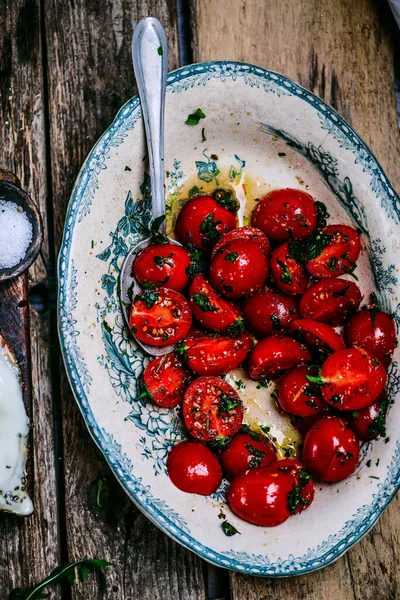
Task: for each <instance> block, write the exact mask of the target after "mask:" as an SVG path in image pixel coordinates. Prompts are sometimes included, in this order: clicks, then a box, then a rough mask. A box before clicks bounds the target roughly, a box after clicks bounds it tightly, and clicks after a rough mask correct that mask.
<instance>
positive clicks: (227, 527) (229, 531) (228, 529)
mask: <svg viewBox="0 0 400 600" xmlns="http://www.w3.org/2000/svg"><path fill="white" fill-rule="evenodd" d="M221 527H222V531H223V532H224V534H225V535H226V536H227V537H231V536H232V535H236V534H237V533H238V534H239V535H240V531H238V530H237V529H236V527H234V526H233V525H232V524H231V523H229V521H224V522H223V523H222V524H221Z"/></svg>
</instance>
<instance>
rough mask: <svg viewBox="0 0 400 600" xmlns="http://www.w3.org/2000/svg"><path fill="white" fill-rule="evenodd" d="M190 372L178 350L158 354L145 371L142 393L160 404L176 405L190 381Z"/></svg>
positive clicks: (142, 395)
mask: <svg viewBox="0 0 400 600" xmlns="http://www.w3.org/2000/svg"><path fill="white" fill-rule="evenodd" d="M190 379H191V377H190V373H189V371H188V370H187V369H186V367H185V365H184V363H183V362H182V360H181V359H180V358H179V356H178V354H177V353H176V352H170V353H169V354H164V356H157V358H154V359H153V360H152V361H150V362H149V364H148V365H147V367H146V368H145V370H144V373H143V386H144V391H143V392H142V394H141V395H140V396H141V397H146V398H149V399H150V400H152V401H153V402H155V403H156V404H158V405H159V406H167V407H171V406H176V405H177V404H180V402H181V401H182V399H183V393H184V391H185V389H186V388H187V386H188V385H189V383H190Z"/></svg>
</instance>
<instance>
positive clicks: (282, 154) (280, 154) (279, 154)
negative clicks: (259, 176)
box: [278, 152, 286, 156]
mask: <svg viewBox="0 0 400 600" xmlns="http://www.w3.org/2000/svg"><path fill="white" fill-rule="evenodd" d="M278 156H286V152H278Z"/></svg>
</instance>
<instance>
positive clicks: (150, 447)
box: [59, 63, 400, 576]
mask: <svg viewBox="0 0 400 600" xmlns="http://www.w3.org/2000/svg"><path fill="white" fill-rule="evenodd" d="M227 79H230V80H232V81H241V82H242V83H243V82H244V84H245V85H248V86H250V87H256V88H258V89H262V90H264V91H265V93H269V94H270V93H272V94H274V95H276V96H277V97H280V96H284V97H288V96H291V95H293V96H297V97H298V98H301V99H302V100H303V101H305V102H306V103H308V104H309V105H311V106H312V107H313V108H314V109H315V110H316V112H317V113H318V117H319V119H320V121H321V125H322V127H323V128H324V129H325V130H326V131H327V132H328V133H329V134H331V135H332V137H334V138H335V139H337V140H338V141H339V143H340V145H341V146H342V147H345V148H346V149H347V150H349V151H350V152H352V153H353V154H354V157H355V158H354V160H355V162H356V163H360V164H361V165H362V167H363V170H364V171H365V172H367V173H368V174H369V175H370V186H371V189H372V191H373V192H374V194H375V196H376V199H377V200H378V201H379V202H380V204H381V206H382V207H383V208H384V210H385V211H386V213H387V216H388V218H390V219H392V221H393V222H394V223H395V224H397V223H398V222H399V221H400V202H399V199H398V197H397V195H396V194H395V192H394V190H393V189H392V188H391V186H390V184H389V182H388V181H387V179H386V177H385V175H384V173H383V172H382V170H381V169H380V167H379V165H378V164H377V162H376V160H375V159H374V157H373V156H372V155H371V153H370V151H369V150H368V149H367V147H366V146H365V145H364V143H363V142H362V141H361V140H360V138H359V137H358V136H357V134H356V133H355V132H354V131H353V130H352V129H351V128H350V127H349V126H348V125H347V124H346V123H345V122H344V121H343V120H342V119H341V117H339V115H337V114H336V113H335V112H334V111H333V110H332V109H330V108H329V107H328V106H327V105H325V104H324V103H323V102H322V101H321V100H319V99H318V98H316V97H315V96H314V95H312V94H311V93H310V92H307V91H306V90H304V89H303V88H301V87H300V86H298V85H297V84H295V83H294V82H292V81H290V80H289V79H287V78H285V77H283V76H281V75H278V74H276V73H272V72H269V71H264V70H263V69H260V68H258V67H254V66H251V65H245V64H240V63H204V64H199V65H193V66H191V67H185V68H183V69H180V70H178V71H176V72H174V73H171V74H170V75H169V76H168V89H169V92H171V93H176V94H179V93H181V92H184V91H185V90H188V89H190V88H193V87H195V86H207V84H208V83H209V82H211V81H215V80H220V81H224V80H227ZM139 119H140V110H139V108H138V100H137V98H134V99H132V100H131V101H129V102H128V103H127V104H126V105H125V106H124V107H123V108H122V109H121V111H120V112H119V113H118V115H117V117H116V119H115V120H114V122H113V124H112V125H111V127H110V128H109V129H108V130H107V132H106V133H105V134H104V135H103V137H102V138H101V139H100V140H99V142H98V143H97V145H96V146H95V147H94V149H93V150H92V153H91V154H90V155H89V157H88V159H87V162H86V163H85V165H84V167H83V168H82V171H81V174H80V176H79V178H78V181H77V183H76V186H75V189H74V192H73V194H72V198H71V202H70V206H69V209H68V214H67V219H66V227H65V232H64V240H63V245H62V249H61V252H60V257H59V284H60V285H59V333H60V340H61V346H62V351H63V355H64V360H65V363H66V367H67V372H68V376H69V378H70V382H71V385H72V388H73V390H74V393H75V396H76V398H77V401H78V404H79V406H80V408H81V410H82V413H83V415H84V417H85V420H86V422H87V425H88V428H89V431H90V432H91V434H92V436H93V437H94V439H95V441H96V443H97V444H98V445H99V447H100V448H101V450H102V452H103V453H104V455H105V456H106V458H107V460H108V462H109V464H110V466H111V468H112V469H113V471H114V473H115V475H116V476H117V478H118V480H119V481H120V483H121V484H122V485H123V487H124V488H125V489H126V490H127V492H128V493H129V494H130V496H131V497H132V499H133V500H134V502H135V503H136V504H137V505H138V506H139V507H140V508H142V510H144V512H145V513H146V514H147V515H148V516H149V518H150V519H151V520H152V521H153V522H155V523H156V524H157V525H158V526H159V527H161V528H162V529H163V530H164V531H166V532H167V533H169V534H170V535H172V537H174V538H175V539H177V540H178V541H180V542H181V543H183V544H184V545H185V546H187V547H188V548H190V549H192V550H194V551H195V552H197V553H198V554H200V555H201V556H202V557H204V558H205V559H207V560H209V561H211V562H214V563H216V564H218V565H221V566H225V567H229V568H231V569H236V570H238V571H241V572H247V573H252V574H259V575H269V576H283V575H290V574H299V573H305V572H308V571H312V570H314V569H316V568H319V567H321V566H324V565H327V564H329V563H330V562H332V561H333V560H335V559H336V558H338V557H339V556H340V555H341V554H342V553H343V552H345V551H346V550H347V549H348V548H350V547H351V546H352V545H353V544H354V543H356V542H357V541H358V540H359V539H360V538H361V537H362V535H364V534H365V533H366V532H367V531H368V530H369V529H370V528H371V527H372V525H373V524H374V522H375V521H376V520H377V518H378V517H379V515H380V514H381V512H382V511H383V510H384V508H385V507H386V506H387V504H388V503H389V501H390V499H391V498H392V497H393V495H394V494H395V492H396V491H397V489H398V486H399V478H400V443H399V442H397V444H396V447H395V448H394V450H393V458H392V460H391V462H390V464H389V466H388V469H387V473H386V477H385V480H384V482H383V483H378V484H377V486H376V493H374V494H373V496H372V502H370V503H369V504H366V505H364V506H362V507H361V508H359V509H358V511H357V512H356V514H354V515H353V517H352V518H351V519H350V520H349V521H347V522H346V523H345V525H344V527H343V528H342V529H341V530H340V531H338V532H337V533H336V534H334V535H331V536H329V537H328V538H327V539H325V540H324V541H323V543H321V544H319V545H318V546H316V547H314V548H312V549H309V550H308V551H307V552H306V553H305V554H303V555H302V556H296V557H295V556H292V555H290V556H289V557H287V558H285V559H280V558H278V559H277V560H271V559H270V558H269V557H268V556H267V555H255V554H249V553H247V552H239V551H233V550H230V551H224V552H223V553H218V552H215V551H213V550H211V549H210V548H208V547H206V546H204V545H202V544H200V543H199V542H198V541H197V540H196V539H195V538H194V537H192V536H191V533H190V523H188V522H186V520H185V519H183V518H182V516H181V515H180V514H179V513H178V512H177V511H175V510H174V509H172V508H170V507H169V506H168V505H167V503H166V502H165V501H164V500H162V499H159V498H157V497H155V496H154V494H153V493H152V490H151V486H149V485H145V484H144V483H143V479H142V478H141V477H136V476H135V474H134V464H133V463H132V460H131V459H130V458H129V457H128V456H127V455H126V454H125V453H124V452H123V450H122V448H121V445H120V444H119V443H118V442H117V440H116V439H115V438H114V436H113V435H112V434H110V433H109V432H108V431H106V430H105V429H104V428H101V427H99V425H98V423H97V421H96V419H95V417H94V415H93V412H92V408H91V405H90V402H89V400H88V395H89V392H90V389H91V385H92V378H91V375H90V371H89V369H88V367H87V365H86V363H85V359H84V356H83V354H82V352H81V350H80V347H79V335H80V333H79V330H78V329H77V326H76V324H77V322H76V319H74V312H75V310H76V307H77V285H78V279H77V275H78V273H77V269H76V266H75V265H74V263H73V261H72V260H71V259H70V254H71V238H72V233H73V230H74V227H75V226H76V224H77V223H80V222H81V221H82V220H83V219H84V218H86V217H87V216H88V215H90V211H91V206H92V202H93V200H94V198H95V194H96V190H97V189H98V185H99V173H100V171H101V170H104V169H106V168H107V161H108V159H109V156H110V151H111V148H116V147H118V146H119V145H121V144H122V143H123V141H124V139H125V137H126V135H127V132H128V131H130V130H131V129H133V128H134V127H135V124H136V123H137V122H138V120H139ZM263 127H265V128H268V127H269V126H268V125H264V126H263ZM270 129H271V128H270ZM266 131H267V129H266ZM274 135H277V136H278V137H280V139H282V140H284V141H286V142H289V143H290V144H292V145H294V147H295V149H296V151H297V152H299V153H302V154H303V156H306V158H307V159H308V160H309V161H310V162H311V163H312V164H313V165H314V166H315V167H316V168H317V169H318V170H319V172H320V175H321V177H322V178H323V179H325V181H326V182H327V184H328V185H329V186H330V188H331V189H332V191H333V192H334V193H335V195H336V196H337V198H338V199H339V201H340V202H342V204H344V205H345V207H346V209H347V210H348V212H349V213H350V214H351V216H352V218H353V219H354V220H355V222H356V223H357V225H358V226H359V227H360V229H361V230H362V231H363V232H364V233H365V234H366V236H367V238H368V237H369V228H368V223H367V220H366V215H365V212H364V210H363V207H362V205H361V203H359V202H358V201H357V198H356V197H355V196H354V194H353V189H352V185H351V183H350V180H349V178H345V179H343V180H341V179H340V178H339V173H338V171H337V168H336V164H337V162H335V161H336V158H335V157H334V156H333V155H332V154H331V153H330V152H328V151H326V150H324V149H323V148H322V147H316V146H314V145H312V144H308V145H307V146H306V145H304V144H302V143H301V142H300V141H299V140H294V139H293V138H290V139H289V135H288V134H287V133H285V132H284V131H282V130H275V133H274ZM203 156H204V159H205V160H201V161H198V162H197V163H196V168H197V171H198V173H199V179H200V180H201V179H203V181H205V182H209V181H212V180H213V179H214V178H215V177H216V176H217V175H218V166H217V164H216V162H215V161H214V160H212V159H211V157H210V156H209V155H208V154H206V151H204V153H203ZM235 159H236V161H237V166H235V167H233V169H235V174H233V173H232V176H233V177H235V176H236V174H240V172H241V169H242V168H243V167H244V166H245V162H244V161H241V159H240V158H239V157H237V156H236V157H235ZM242 163H243V164H242ZM174 176H175V178H176V181H175V182H174V183H175V185H177V182H179V180H180V179H182V172H181V171H180V164H179V161H176V162H174ZM150 205H151V198H150V188H149V180H148V177H145V179H144V182H143V184H142V186H141V197H140V198H138V199H135V200H133V198H132V193H131V192H130V191H129V192H128V193H127V196H126V199H125V212H124V215H123V216H122V217H121V219H120V221H119V222H118V225H117V228H116V229H115V230H114V232H112V233H111V234H110V237H111V241H110V244H109V246H107V247H106V248H105V250H103V251H102V252H101V253H100V254H98V255H97V258H98V260H99V261H102V262H104V264H105V269H106V272H104V274H103V276H102V279H101V288H102V292H103V298H102V300H101V301H98V302H97V304H96V311H97V320H98V324H99V325H100V327H101V334H102V339H103V354H100V355H99V356H98V357H97V361H98V364H100V365H101V366H102V367H103V368H104V369H106V371H107V373H108V376H109V379H110V383H111V385H112V387H113V389H114V391H115V393H116V394H117V395H118V396H119V397H120V398H121V400H123V401H124V402H126V403H129V405H130V412H129V414H128V416H127V419H128V420H129V421H131V422H132V423H134V425H135V427H137V428H138V429H141V430H142V431H143V436H141V437H140V438H139V442H138V455H139V456H140V457H141V460H148V461H150V462H151V464H152V468H153V472H154V475H156V476H157V475H158V474H160V473H162V472H164V471H165V458H166V455H167V452H168V450H169V448H170V447H171V445H172V444H174V443H176V441H178V440H179V439H181V437H182V431H181V427H180V422H179V419H178V418H177V417H176V418H175V419H172V421H171V419H170V417H168V419H167V418H166V411H165V409H161V408H158V407H153V406H152V407H149V406H148V405H146V404H145V403H143V402H141V401H135V397H136V396H137V394H138V384H137V381H138V376H139V374H140V372H141V371H142V369H143V366H144V364H145V360H146V359H144V357H143V355H141V353H140V352H139V351H138V349H137V348H136V347H135V345H134V344H133V343H132V341H131V340H130V339H129V337H128V333H127V331H126V328H125V326H124V323H123V320H122V316H121V313H120V311H119V306H118V274H119V270H120V268H121V264H122V261H123V258H124V256H125V254H126V252H127V251H128V247H129V246H130V245H134V244H136V243H137V242H138V241H139V239H140V236H141V226H142V225H143V224H146V223H148V221H149V219H150ZM369 241H370V256H371V257H373V271H374V278H375V284H376V287H377V289H378V290H379V292H380V294H381V296H382V299H383V300H384V301H385V306H386V307H387V308H390V298H389V296H390V295H391V294H393V290H394V288H395V286H396V285H397V283H398V281H397V276H396V274H395V267H394V265H391V264H389V265H388V264H387V262H386V261H385V260H384V255H385V252H386V249H385V247H384V244H383V243H382V239H381V238H374V239H370V240H369ZM397 308H399V307H397ZM397 314H399V311H397ZM389 386H390V388H391V394H393V396H394V395H395V394H396V393H397V392H398V391H399V387H400V378H399V375H398V372H397V365H396V364H394V363H393V366H392V369H391V371H390V374H389ZM368 450H369V448H367V447H366V449H365V451H366V452H368ZM223 499H224V485H223V486H222V487H221V489H220V490H219V491H218V492H217V493H216V495H215V500H216V501H218V502H219V501H222V500H223Z"/></svg>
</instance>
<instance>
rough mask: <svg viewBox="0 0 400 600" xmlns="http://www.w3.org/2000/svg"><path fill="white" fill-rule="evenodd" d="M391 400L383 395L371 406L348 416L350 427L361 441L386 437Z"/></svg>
mask: <svg viewBox="0 0 400 600" xmlns="http://www.w3.org/2000/svg"><path fill="white" fill-rule="evenodd" d="M388 406H389V398H388V397H387V395H386V394H383V395H382V396H381V398H380V399H379V400H376V401H375V402H374V403H373V404H371V406H366V407H365V408H362V409H361V410H355V411H353V412H351V413H349V415H348V419H349V427H351V429H352V430H353V431H354V433H355V434H356V436H357V437H358V438H359V439H360V440H368V441H369V440H374V439H375V438H377V437H378V436H379V435H380V436H381V437H386V413H387V410H388Z"/></svg>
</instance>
